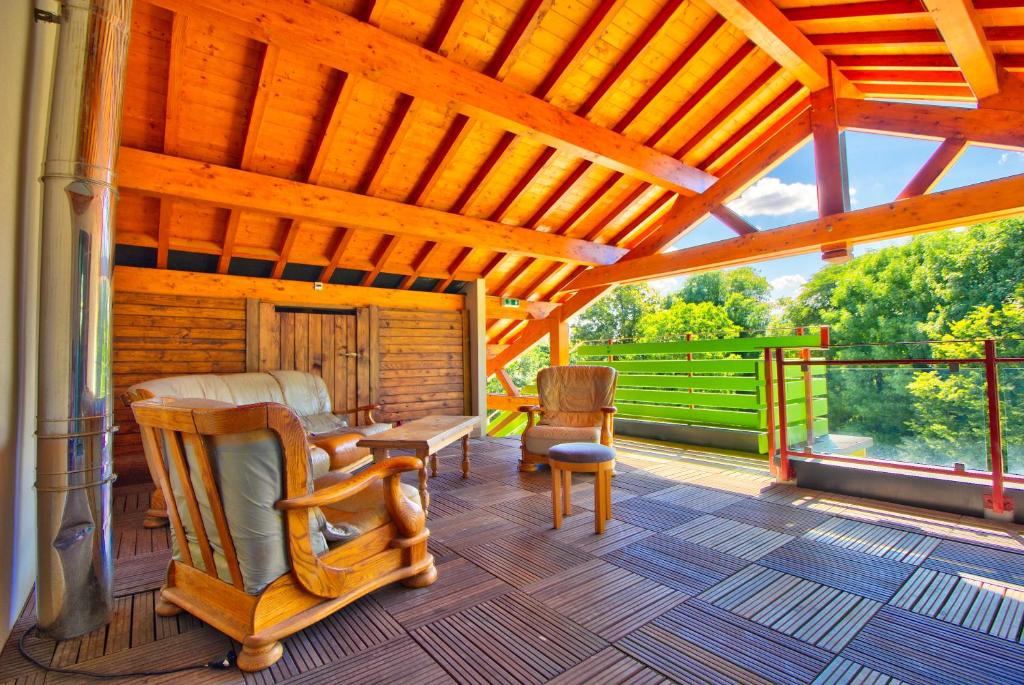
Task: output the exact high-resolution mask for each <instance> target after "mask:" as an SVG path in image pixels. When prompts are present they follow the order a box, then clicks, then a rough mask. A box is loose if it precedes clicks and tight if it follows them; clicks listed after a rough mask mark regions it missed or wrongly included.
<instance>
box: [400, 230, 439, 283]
mask: <svg viewBox="0 0 1024 685" xmlns="http://www.w3.org/2000/svg"><path fill="white" fill-rule="evenodd" d="M438 245H440V243H438V242H436V241H433V240H428V241H427V242H425V243H424V244H423V247H422V248H420V253H419V254H418V255H417V256H416V259H415V260H413V263H412V273H411V274H409V275H408V276H406V277H405V278H403V279H402V282H401V283H400V284H399V285H398V287H399V288H401V289H402V290H408V289H409V288H411V287H412V286H413V284H414V283H415V282H416V279H417V278H419V277H420V274H421V273H422V272H423V266H424V265H425V264H426V263H427V260H428V259H430V256H431V255H432V254H434V252H435V251H436V250H437V246H438Z"/></svg>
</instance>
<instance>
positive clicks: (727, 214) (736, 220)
mask: <svg viewBox="0 0 1024 685" xmlns="http://www.w3.org/2000/svg"><path fill="white" fill-rule="evenodd" d="M711 216H713V217H715V218H716V219H718V220H719V221H721V222H722V223H723V224H725V225H726V226H728V227H729V228H731V229H732V230H733V231H735V232H736V233H737V234H738V235H747V234H748V233H757V229H756V228H754V227H753V226H751V225H750V223H749V222H748V221H747V220H746V219H744V218H743V217H742V216H740V215H739V214H737V213H736V212H734V211H732V210H731V209H729V208H728V207H727V206H725V205H720V206H718V207H715V208H714V209H712V210H711Z"/></svg>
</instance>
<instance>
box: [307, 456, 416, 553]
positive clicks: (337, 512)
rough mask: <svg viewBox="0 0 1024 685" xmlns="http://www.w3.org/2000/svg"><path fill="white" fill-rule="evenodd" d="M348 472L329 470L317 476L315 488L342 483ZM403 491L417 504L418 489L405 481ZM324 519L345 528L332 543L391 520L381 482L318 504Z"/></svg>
mask: <svg viewBox="0 0 1024 685" xmlns="http://www.w3.org/2000/svg"><path fill="white" fill-rule="evenodd" d="M351 477H352V476H351V475H350V474H346V473H339V472H337V471H332V472H331V473H329V474H327V475H326V476H324V477H322V478H318V479H317V480H316V481H315V482H314V484H313V489H314V491H316V490H319V489H321V488H324V487H327V486H330V485H334V484H336V483H340V482H344V481H346V480H348V479H349V478H351ZM401 488H402V493H403V494H404V495H405V496H406V497H407V498H409V499H410V500H412V501H413V502H416V503H417V504H419V503H420V492H419V490H418V489H416V488H415V487H413V486H412V485H409V484H408V483H402V484H401ZM321 511H323V514H324V516H325V517H326V518H327V521H328V522H329V523H330V524H331V526H332V527H333V528H334V529H335V530H336V531H344V532H345V538H342V539H337V538H336V539H334V540H332V543H331V544H332V546H333V545H334V544H337V543H343V542H347V541H348V540H349V539H352V538H356V537H358V536H360V535H362V534H363V533H367V532H369V531H371V530H373V529H374V528H379V527H380V526H383V525H385V524H386V523H388V522H389V521H390V520H391V516H390V515H389V514H388V509H387V505H386V504H385V502H384V481H383V480H378V481H377V482H375V483H373V484H371V485H370V486H369V487H367V488H364V489H363V490H362V491H361V492H359V493H357V494H355V495H353V496H352V497H348V498H346V499H343V500H341V501H340V502H335V503H334V504H330V505H327V506H325V507H321Z"/></svg>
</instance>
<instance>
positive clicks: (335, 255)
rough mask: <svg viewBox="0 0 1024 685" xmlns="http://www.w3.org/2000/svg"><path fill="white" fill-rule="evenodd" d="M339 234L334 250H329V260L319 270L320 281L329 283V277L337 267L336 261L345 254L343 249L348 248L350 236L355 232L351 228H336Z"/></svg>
mask: <svg viewBox="0 0 1024 685" xmlns="http://www.w3.org/2000/svg"><path fill="white" fill-rule="evenodd" d="M338 230H339V231H340V232H341V235H339V236H338V242H337V244H336V245H335V246H334V251H333V252H331V261H329V262H328V263H327V266H325V267H324V268H323V270H322V271H321V272H320V278H319V281H320V282H321V283H330V282H331V277H332V276H334V272H335V271H336V270H337V268H338V262H340V261H341V257H342V255H344V254H345V250H347V249H348V245H349V243H351V242H352V238H354V237H355V235H356V232H355V230H354V229H351V228H340V229H338Z"/></svg>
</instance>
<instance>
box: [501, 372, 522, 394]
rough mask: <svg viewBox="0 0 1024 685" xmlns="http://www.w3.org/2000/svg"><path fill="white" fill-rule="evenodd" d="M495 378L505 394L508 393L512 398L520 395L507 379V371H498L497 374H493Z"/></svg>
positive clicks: (513, 384) (510, 380)
mask: <svg viewBox="0 0 1024 685" xmlns="http://www.w3.org/2000/svg"><path fill="white" fill-rule="evenodd" d="M495 376H497V378H498V382H499V383H501V387H502V388H504V389H505V392H506V393H508V394H509V395H511V396H512V397H519V396H520V395H522V392H520V391H519V388H517V387H516V384H515V383H513V382H512V379H511V378H509V376H508V371H506V370H505V369H498V372H497V373H496V374H495Z"/></svg>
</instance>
